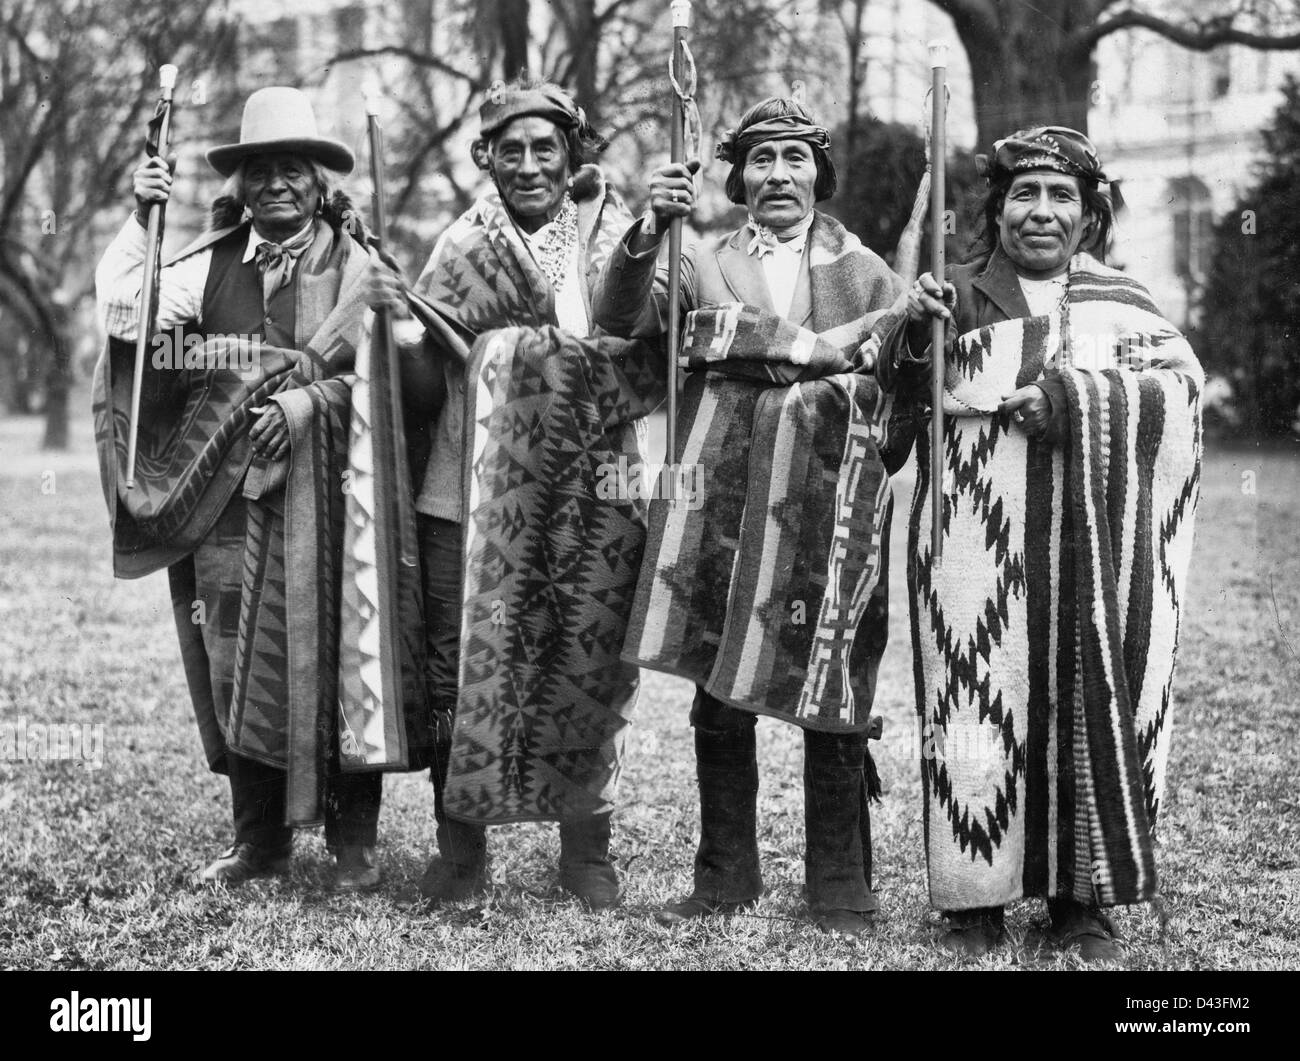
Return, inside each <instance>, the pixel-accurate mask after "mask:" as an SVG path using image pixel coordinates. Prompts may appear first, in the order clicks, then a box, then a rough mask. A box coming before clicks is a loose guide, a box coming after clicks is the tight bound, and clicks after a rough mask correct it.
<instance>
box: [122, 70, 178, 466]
mask: <svg viewBox="0 0 1300 1061" xmlns="http://www.w3.org/2000/svg"><path fill="white" fill-rule="evenodd" d="M158 84H159V86H160V87H161V89H162V92H161V95H160V98H159V100H158V107H157V109H156V110H155V111H154V116H153V118H152V120H151V121H150V123H149V125H150V127H151V131H153V130H155V129H156V131H157V140H156V141H155V140H153V139H152V138H151V139H150V140H149V142H148V147H147V150H148V152H149V154H150V155H151V156H152V155H158V156H159V157H161V158H162V160H163V161H164V162H166V161H167V148H168V146H169V144H170V141H171V132H172V90H173V89H174V88H175V87H176V67H174V66H172V65H171V63H167V64H166V65H164V66H161V67H159V69H158ZM166 216H167V204H166V203H151V204H150V205H149V218H148V223H147V225H146V236H145V247H144V280H143V284H142V286H141V289H140V320H139V322H138V325H137V329H136V336H135V374H134V375H133V376H132V378H131V420H130V428H129V430H128V432H127V436H126V488H127V489H128V490H130V489H132V488H133V487H134V486H135V453H136V446H137V445H138V443H139V439H140V393H141V391H142V390H143V389H144V363H145V358H146V357H147V356H148V353H149V343H150V342H151V341H152V340H153V332H154V327H155V324H156V322H157V319H158V285H159V282H160V279H161V270H160V265H161V263H162V238H163V221H164V219H165V218H166Z"/></svg>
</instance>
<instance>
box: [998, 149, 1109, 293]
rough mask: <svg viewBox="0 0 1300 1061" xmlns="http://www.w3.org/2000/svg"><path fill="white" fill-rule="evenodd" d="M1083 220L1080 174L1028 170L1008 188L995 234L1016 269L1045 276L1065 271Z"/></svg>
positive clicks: (1075, 245)
mask: <svg viewBox="0 0 1300 1061" xmlns="http://www.w3.org/2000/svg"><path fill="white" fill-rule="evenodd" d="M1087 222H1088V215H1087V214H1086V213H1085V212H1084V209H1083V194H1082V190H1081V188H1080V186H1079V181H1078V178H1076V177H1070V176H1067V175H1066V174H1064V173H1054V172H1052V171H1049V170H1043V171H1032V170H1031V171H1030V172H1028V173H1018V174H1017V175H1016V176H1015V177H1014V178H1013V179H1012V181H1011V187H1010V188H1008V189H1007V196H1006V199H1005V200H1004V201H1003V203H1002V213H1001V214H1000V215H999V216H998V237H999V239H1000V241H1001V243H1002V249H1003V250H1004V251H1006V253H1007V257H1009V258H1010V259H1011V261H1012V262H1013V263H1014V264H1015V266H1016V268H1017V269H1018V270H1019V271H1020V272H1022V273H1025V274H1027V275H1030V276H1037V277H1042V278H1047V277H1051V276H1055V275H1057V274H1058V273H1061V272H1063V271H1064V270H1065V268H1066V266H1067V265H1068V264H1069V261H1070V258H1071V257H1072V256H1073V255H1074V252H1075V251H1076V250H1078V249H1079V242H1080V241H1081V240H1082V239H1083V232H1084V228H1085V226H1086V225H1087Z"/></svg>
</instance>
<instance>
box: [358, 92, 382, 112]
mask: <svg viewBox="0 0 1300 1061" xmlns="http://www.w3.org/2000/svg"><path fill="white" fill-rule="evenodd" d="M363 96H364V98H365V101H366V115H367V116H368V117H371V118H378V117H379V104H380V101H382V100H383V98H384V97H383V96H381V95H380V94H379V93H378V92H376V91H375V90H374V89H372V88H368V89H366V91H365V92H364V93H363Z"/></svg>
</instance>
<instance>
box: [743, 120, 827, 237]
mask: <svg viewBox="0 0 1300 1061" xmlns="http://www.w3.org/2000/svg"><path fill="white" fill-rule="evenodd" d="M742 176H743V179H744V182H745V205H746V206H747V207H748V208H749V212H750V214H752V215H753V217H754V220H755V221H757V222H758V223H759V224H760V225H766V226H767V227H768V228H788V227H789V226H791V225H793V224H796V223H797V222H799V221H802V220H803V219H804V218H805V217H807V216H808V213H809V211H811V210H812V208H813V200H814V197H813V187H814V186H815V185H816V183H817V161H816V159H814V158H813V149H812V147H811V146H809V145H808V144H807V143H806V142H805V141H803V140H765V141H763V142H762V143H761V144H755V145H754V146H753V147H752V148H750V149H749V157H748V158H747V159H746V160H745V169H744V173H743V174H742Z"/></svg>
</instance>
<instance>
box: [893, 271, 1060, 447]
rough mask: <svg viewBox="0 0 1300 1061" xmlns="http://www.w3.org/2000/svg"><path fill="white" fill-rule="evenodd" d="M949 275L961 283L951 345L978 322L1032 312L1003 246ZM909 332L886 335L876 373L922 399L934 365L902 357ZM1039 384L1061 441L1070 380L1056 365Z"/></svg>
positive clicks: (1051, 427)
mask: <svg viewBox="0 0 1300 1061" xmlns="http://www.w3.org/2000/svg"><path fill="white" fill-rule="evenodd" d="M944 279H946V280H948V281H949V282H950V283H951V284H952V286H953V287H954V288H956V289H957V305H956V307H955V309H954V312H953V320H952V322H950V323H949V325H948V340H947V345H948V347H949V348H951V347H952V344H953V342H954V341H955V340H956V338H957V336H959V335H965V334H966V333H967V332H971V331H974V330H975V329H976V328H984V327H987V326H988V325H990V324H998V323H1000V322H1001V321H1009V320H1017V319H1018V318H1021V317H1028V316H1030V312H1029V303H1028V302H1026V301H1025V294H1024V291H1023V290H1021V287H1020V278H1019V277H1018V276H1017V275H1016V267H1015V266H1014V265H1012V264H1011V259H1010V258H1008V257H1007V256H1006V254H1004V253H1003V252H1002V249H1001V248H1000V247H999V248H998V249H997V250H995V251H994V252H993V253H992V255H990V256H989V259H988V261H987V262H972V263H968V264H966V265H957V266H953V267H952V268H951V269H949V270H948V273H947V275H946V276H945V277H944ZM906 333H907V327H906V325H903V326H902V327H900V328H899V329H898V330H897V331H896V332H895V333H894V334H893V335H891V336H889V337H888V338H887V339H886V340H885V342H884V344H883V345H884V350H883V351H882V353H883V354H884V356H882V357H881V358H880V362H879V364H878V367H877V372H876V376H877V378H878V379H879V380H880V383H881V386H884V387H888V388H893V387H898V388H899V389H900V394H901V393H902V392H904V391H905V392H906V393H907V395H908V396H909V397H910V398H912V399H916V398H917V397H918V396H919V395H920V394H921V390H922V388H921V387H920V386H919V384H921V383H926V382H927V381H928V379H929V371H928V368H929V366H928V365H923V366H918V367H916V368H911V367H910V366H909V365H908V364H907V362H906V361H903V360H901V356H900V355H902V354H903V353H904V346H905V344H907V334H906ZM918 346H920V348H921V350H928V349H929V343H928V342H925V343H924V345H923V346H921V344H918V343H917V341H916V334H915V333H913V336H912V342H911V348H912V350H913V351H914V352H916V351H917V350H918ZM1034 386H1037V387H1038V388H1039V389H1040V390H1042V391H1043V393H1044V394H1046V395H1047V398H1048V401H1049V402H1050V403H1051V407H1052V408H1051V419H1050V421H1049V423H1048V427H1047V436H1046V437H1047V439H1048V441H1051V442H1059V441H1060V440H1061V439H1062V438H1064V432H1065V430H1066V417H1065V389H1064V386H1063V385H1062V383H1061V381H1060V379H1059V378H1058V377H1057V375H1056V371H1055V369H1050V368H1049V369H1048V370H1047V371H1046V373H1044V375H1043V378H1042V379H1039V380H1035V381H1034ZM925 395H926V398H925V400H928V384H927V387H926V389H925Z"/></svg>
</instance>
